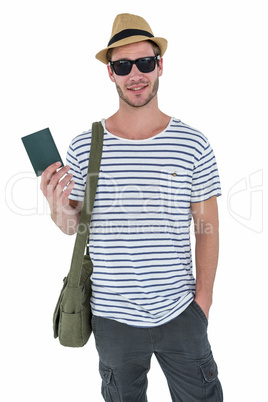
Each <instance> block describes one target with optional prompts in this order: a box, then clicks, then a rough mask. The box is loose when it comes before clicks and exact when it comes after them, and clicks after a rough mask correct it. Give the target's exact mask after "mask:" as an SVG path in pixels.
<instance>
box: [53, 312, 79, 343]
mask: <svg viewBox="0 0 268 402" xmlns="http://www.w3.org/2000/svg"><path fill="white" fill-rule="evenodd" d="M81 334H82V317H81V312H80V313H76V314H68V313H65V312H64V311H62V310H61V318H60V325H59V339H60V343H61V344H62V345H63V346H71V347H79V346H83V339H82V336H81Z"/></svg>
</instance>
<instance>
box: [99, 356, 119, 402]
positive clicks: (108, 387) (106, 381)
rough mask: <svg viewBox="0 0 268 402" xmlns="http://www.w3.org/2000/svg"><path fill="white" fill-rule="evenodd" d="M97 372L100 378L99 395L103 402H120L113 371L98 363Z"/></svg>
mask: <svg viewBox="0 0 268 402" xmlns="http://www.w3.org/2000/svg"><path fill="white" fill-rule="evenodd" d="M99 371H100V375H101V378H102V386H101V393H102V396H103V398H104V400H105V401H106V402H120V399H119V393H118V389H117V386H116V382H115V376H114V371H113V369H112V368H109V367H106V366H104V364H103V363H102V362H100V364H99Z"/></svg>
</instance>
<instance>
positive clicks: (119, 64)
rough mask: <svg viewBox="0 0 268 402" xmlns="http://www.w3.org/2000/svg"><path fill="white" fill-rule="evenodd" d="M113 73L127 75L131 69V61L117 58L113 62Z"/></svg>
mask: <svg viewBox="0 0 268 402" xmlns="http://www.w3.org/2000/svg"><path fill="white" fill-rule="evenodd" d="M113 67H114V71H115V74H117V75H127V74H129V73H130V70H131V67H132V66H131V63H130V62H129V61H127V60H119V61H116V62H114V63H113Z"/></svg>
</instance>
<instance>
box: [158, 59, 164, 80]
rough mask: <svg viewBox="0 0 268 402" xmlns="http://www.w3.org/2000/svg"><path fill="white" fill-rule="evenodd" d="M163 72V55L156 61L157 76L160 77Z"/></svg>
mask: <svg viewBox="0 0 268 402" xmlns="http://www.w3.org/2000/svg"><path fill="white" fill-rule="evenodd" d="M162 74H163V57H161V59H160V60H159V62H158V77H161V75H162Z"/></svg>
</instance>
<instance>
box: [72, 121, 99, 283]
mask: <svg viewBox="0 0 268 402" xmlns="http://www.w3.org/2000/svg"><path fill="white" fill-rule="evenodd" d="M103 134H104V130H103V126H102V124H101V122H95V123H93V124H92V135H91V147H90V155H89V163H88V172H87V182H86V189H85V196H84V203H83V207H82V210H81V215H80V221H79V225H78V229H77V235H76V240H75V245H74V251H73V256H72V262H71V268H70V271H69V275H68V286H69V287H79V283H80V277H81V272H82V265H83V258H84V253H85V247H86V242H87V238H88V237H89V227H90V222H91V217H92V211H93V207H94V201H95V195H96V189H97V184H98V178H99V170H100V163H101V156H102V146H103Z"/></svg>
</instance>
